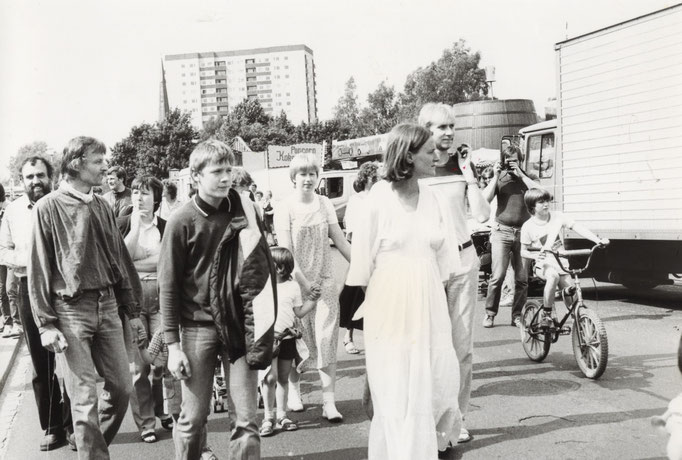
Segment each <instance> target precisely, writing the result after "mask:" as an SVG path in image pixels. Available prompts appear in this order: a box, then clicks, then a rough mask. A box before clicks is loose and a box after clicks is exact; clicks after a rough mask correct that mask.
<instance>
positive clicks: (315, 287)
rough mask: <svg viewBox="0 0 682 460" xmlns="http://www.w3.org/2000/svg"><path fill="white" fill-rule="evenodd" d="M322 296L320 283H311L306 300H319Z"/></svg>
mask: <svg viewBox="0 0 682 460" xmlns="http://www.w3.org/2000/svg"><path fill="white" fill-rule="evenodd" d="M321 296H322V286H320V283H311V284H310V289H309V290H308V298H309V299H310V300H319V298H320V297H321Z"/></svg>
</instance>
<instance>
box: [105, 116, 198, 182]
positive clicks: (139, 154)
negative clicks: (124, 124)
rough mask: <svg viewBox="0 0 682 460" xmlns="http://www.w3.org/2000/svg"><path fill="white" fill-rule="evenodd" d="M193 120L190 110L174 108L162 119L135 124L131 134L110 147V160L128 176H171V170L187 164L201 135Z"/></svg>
mask: <svg viewBox="0 0 682 460" xmlns="http://www.w3.org/2000/svg"><path fill="white" fill-rule="evenodd" d="M190 120H191V117H190V114H189V113H188V112H181V111H180V110H178V109H174V110H173V111H171V112H170V113H169V114H168V116H167V117H166V119H165V120H163V121H161V122H157V123H154V124H148V123H142V124H141V125H138V126H134V127H133V128H132V129H131V130H130V134H129V135H128V137H126V138H125V139H123V140H122V141H121V142H119V143H117V144H116V145H114V147H113V148H112V149H111V153H112V155H111V163H112V164H114V165H119V166H122V167H123V169H125V170H126V172H127V173H128V177H129V178H132V177H135V176H139V175H144V174H149V175H153V176H155V177H158V178H164V177H168V171H169V170H170V169H181V168H184V167H186V166H187V163H188V162H189V155H190V153H192V149H193V148H194V145H195V144H196V141H197V139H198V137H199V136H198V133H197V131H196V130H195V129H194V128H193V127H192V124H191V121H190Z"/></svg>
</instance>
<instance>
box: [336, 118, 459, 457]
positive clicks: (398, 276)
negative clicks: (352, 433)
mask: <svg viewBox="0 0 682 460" xmlns="http://www.w3.org/2000/svg"><path fill="white" fill-rule="evenodd" d="M437 161H438V154H437V153H436V151H435V145H434V143H433V141H432V140H431V133H430V132H429V131H428V130H427V129H425V128H423V127H420V126H418V125H414V124H401V125H398V126H396V127H395V128H394V129H393V130H392V131H391V134H390V137H389V140H388V145H387V149H386V154H385V158H384V162H385V165H384V167H385V173H384V179H385V180H382V181H381V182H378V183H377V184H376V185H375V186H374V187H373V188H372V190H371V191H370V193H369V196H368V197H367V207H366V214H365V215H364V216H363V217H364V218H363V219H361V222H362V223H361V224H360V225H358V226H357V227H356V228H355V230H354V232H355V233H354V236H353V244H352V249H351V265H350V270H349V273H348V278H347V280H346V283H347V284H348V285H355V286H367V290H366V297H365V302H364V303H363V305H362V306H361V307H360V310H359V311H358V314H356V317H357V316H361V315H362V316H364V337H365V348H366V357H367V374H368V380H369V386H370V390H371V393H372V403H373V405H374V417H373V419H372V424H371V427H370V432H369V459H370V460H385V459H390V460H402V459H404V460H408V459H409V460H413V459H424V460H427V459H435V458H437V457H438V450H444V449H446V448H447V447H448V444H449V443H452V444H453V445H454V444H456V442H457V438H458V436H459V431H460V425H461V414H460V411H459V407H458V403H457V395H458V392H459V364H458V361H457V356H456V354H455V349H454V347H453V345H452V336H451V326H450V319H449V316H448V307H447V301H446V298H445V290H444V288H443V286H444V282H445V281H447V279H448V276H449V274H450V272H451V271H452V267H451V264H452V262H451V261H452V260H453V259H454V260H456V258H453V256H452V250H451V248H450V247H449V245H448V244H447V239H446V238H445V234H444V231H443V228H444V225H443V216H442V214H441V211H440V208H439V206H438V203H437V201H436V197H435V195H434V194H433V192H432V191H430V190H429V188H428V187H427V186H420V185H419V183H418V180H419V179H421V178H424V177H429V176H433V175H434V174H435V164H436V162H437Z"/></svg>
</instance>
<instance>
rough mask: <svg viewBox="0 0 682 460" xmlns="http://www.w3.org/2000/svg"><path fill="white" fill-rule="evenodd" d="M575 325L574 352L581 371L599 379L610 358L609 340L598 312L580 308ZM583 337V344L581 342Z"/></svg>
mask: <svg viewBox="0 0 682 460" xmlns="http://www.w3.org/2000/svg"><path fill="white" fill-rule="evenodd" d="M576 319H577V320H576V322H575V324H574V325H573V334H572V335H573V354H574V355H575V361H576V363H578V367H580V371H581V372H582V373H583V374H584V375H585V377H587V378H588V379H598V378H599V377H601V375H602V374H603V373H604V371H605V370H606V365H607V363H608V360H609V340H608V338H607V337H606V329H605V328H604V324H603V323H602V322H601V319H599V316H597V313H595V312H594V311H592V310H590V309H588V308H584V307H583V308H580V309H579V310H578V312H577V313H576ZM579 338H582V342H583V345H581V344H580V339H579Z"/></svg>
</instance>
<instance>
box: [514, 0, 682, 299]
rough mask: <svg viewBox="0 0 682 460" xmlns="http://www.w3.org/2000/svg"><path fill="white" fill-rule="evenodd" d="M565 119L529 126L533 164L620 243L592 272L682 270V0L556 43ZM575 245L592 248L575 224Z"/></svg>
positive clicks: (558, 201) (545, 181) (528, 153)
mask: <svg viewBox="0 0 682 460" xmlns="http://www.w3.org/2000/svg"><path fill="white" fill-rule="evenodd" d="M555 49H556V64H557V73H556V74H557V119H556V120H550V121H546V122H542V123H538V124H535V125H532V126H529V127H527V128H524V129H523V130H521V137H522V139H523V141H522V145H523V149H524V151H525V160H524V161H525V165H526V168H527V169H526V171H528V172H531V173H535V174H537V175H538V176H539V178H540V182H541V184H542V185H543V186H544V187H546V188H547V189H549V190H550V191H552V192H553V194H554V197H555V206H556V209H557V210H561V211H563V212H565V213H567V214H571V215H572V216H574V217H575V218H576V220H579V221H581V222H582V223H584V224H585V225H587V227H589V228H590V229H592V230H594V231H595V232H596V233H597V234H598V235H599V236H601V237H606V238H609V239H610V240H611V242H612V243H611V245H610V246H609V247H608V248H607V249H606V250H605V251H601V252H600V253H599V254H597V255H596V257H595V260H594V264H593V266H594V269H593V271H592V272H591V273H590V274H589V275H590V276H594V277H595V278H597V279H598V280H600V281H610V282H614V283H619V284H624V285H626V286H629V287H633V288H635V287H638V288H651V287H654V286H656V285H659V284H669V283H671V282H672V281H671V280H670V275H671V274H672V275H676V274H677V275H678V276H679V274H681V273H682V4H678V5H676V6H672V7H670V8H666V9H663V10H660V11H656V12H654V13H651V14H647V15H645V16H641V17H638V18H635V19H632V20H629V21H626V22H623V23H620V24H616V25H614V26H611V27H607V28H605V29H601V30H597V31H595V32H592V33H589V34H586V35H582V36H580V37H576V38H572V39H570V40H566V41H563V42H560V43H557V44H556V46H555ZM566 245H567V247H572V248H577V247H589V242H587V241H584V240H580V239H578V238H577V236H576V235H575V234H571V233H570V232H569V233H568V234H567V235H566Z"/></svg>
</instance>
